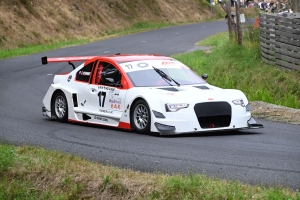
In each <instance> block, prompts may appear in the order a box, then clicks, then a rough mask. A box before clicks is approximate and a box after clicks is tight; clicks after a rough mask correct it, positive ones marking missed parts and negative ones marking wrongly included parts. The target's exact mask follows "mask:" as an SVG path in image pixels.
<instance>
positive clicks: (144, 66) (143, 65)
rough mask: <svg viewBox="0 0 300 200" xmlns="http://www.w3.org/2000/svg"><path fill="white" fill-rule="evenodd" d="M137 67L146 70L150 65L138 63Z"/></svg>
mask: <svg viewBox="0 0 300 200" xmlns="http://www.w3.org/2000/svg"><path fill="white" fill-rule="evenodd" d="M137 66H138V67H140V68H146V67H148V66H149V65H148V64H147V63H138V64H137Z"/></svg>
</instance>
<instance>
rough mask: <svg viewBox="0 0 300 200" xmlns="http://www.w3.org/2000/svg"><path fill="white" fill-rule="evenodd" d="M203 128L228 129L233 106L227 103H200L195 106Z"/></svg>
mask: <svg viewBox="0 0 300 200" xmlns="http://www.w3.org/2000/svg"><path fill="white" fill-rule="evenodd" d="M194 110H195V113H196V116H197V118H198V122H199V124H200V126H201V128H203V129H205V128H220V127H228V126H229V125H230V122H231V106H230V104H229V103H227V102H208V103H198V104H196V105H195V106H194Z"/></svg>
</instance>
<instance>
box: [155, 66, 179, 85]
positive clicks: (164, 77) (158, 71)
mask: <svg viewBox="0 0 300 200" xmlns="http://www.w3.org/2000/svg"><path fill="white" fill-rule="evenodd" d="M152 67H153V66H152ZM153 69H154V70H155V71H156V72H157V73H158V74H159V75H160V76H161V77H162V78H163V79H164V80H165V81H166V82H167V83H168V84H169V85H171V84H170V82H172V81H173V82H174V83H176V85H177V86H180V84H179V83H178V82H177V81H175V80H174V79H172V78H171V77H170V76H168V75H167V74H166V73H165V72H163V71H161V70H160V69H157V68H155V67H153ZM167 80H168V81H169V82H168V81H167Z"/></svg>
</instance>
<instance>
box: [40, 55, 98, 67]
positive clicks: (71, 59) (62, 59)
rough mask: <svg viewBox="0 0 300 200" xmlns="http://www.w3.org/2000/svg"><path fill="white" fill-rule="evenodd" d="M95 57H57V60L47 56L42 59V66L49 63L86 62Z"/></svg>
mask: <svg viewBox="0 0 300 200" xmlns="http://www.w3.org/2000/svg"><path fill="white" fill-rule="evenodd" d="M95 57H97V56H79V57H59V58H48V57H47V56H45V57H42V64H43V65H46V64H48V63H49V62H79V61H86V60H89V59H92V58H95Z"/></svg>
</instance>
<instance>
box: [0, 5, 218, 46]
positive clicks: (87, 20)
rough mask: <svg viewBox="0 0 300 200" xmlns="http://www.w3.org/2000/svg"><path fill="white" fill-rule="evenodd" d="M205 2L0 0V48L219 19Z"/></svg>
mask: <svg viewBox="0 0 300 200" xmlns="http://www.w3.org/2000/svg"><path fill="white" fill-rule="evenodd" d="M209 6H210V5H209V4H208V3H207V2H206V0H85V1H82V0H52V1H49V0H0V49H8V50H9V49H13V48H18V47H25V46H28V45H39V44H50V43H55V42H63V41H69V40H74V39H83V38H89V39H91V38H101V37H103V36H106V35H108V34H111V33H112V31H119V30H122V29H126V28H130V27H133V26H139V25H140V26H141V25H143V24H144V23H157V24H158V23H167V24H174V23H187V22H195V21H203V20H209V19H215V18H218V17H219V18H220V17H221V16H223V14H222V12H221V11H220V9H214V11H213V12H212V11H210V10H209Z"/></svg>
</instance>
